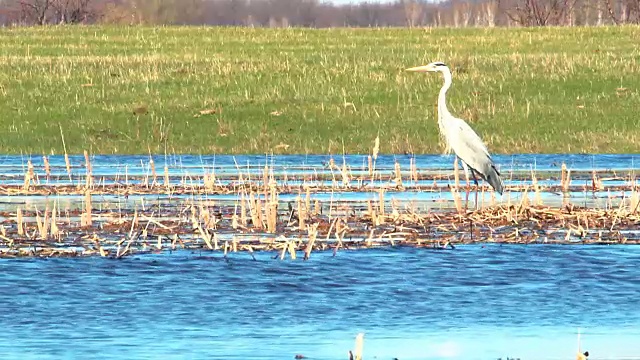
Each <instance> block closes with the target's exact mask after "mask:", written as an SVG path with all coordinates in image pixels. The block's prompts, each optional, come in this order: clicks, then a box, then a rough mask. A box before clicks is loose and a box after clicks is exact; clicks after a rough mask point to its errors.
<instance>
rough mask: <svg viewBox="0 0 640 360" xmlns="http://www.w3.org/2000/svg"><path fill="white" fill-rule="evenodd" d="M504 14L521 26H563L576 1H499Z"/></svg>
mask: <svg viewBox="0 0 640 360" xmlns="http://www.w3.org/2000/svg"><path fill="white" fill-rule="evenodd" d="M499 1H500V5H501V7H502V10H503V11H504V13H505V14H506V15H507V16H508V17H509V18H510V19H511V20H513V21H514V22H515V23H517V24H519V25H521V26H547V25H563V24H565V22H566V18H567V16H568V14H570V12H571V11H572V9H573V7H574V5H575V2H576V0H513V1H509V0H499Z"/></svg>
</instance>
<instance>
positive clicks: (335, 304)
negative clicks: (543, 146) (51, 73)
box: [0, 245, 640, 360]
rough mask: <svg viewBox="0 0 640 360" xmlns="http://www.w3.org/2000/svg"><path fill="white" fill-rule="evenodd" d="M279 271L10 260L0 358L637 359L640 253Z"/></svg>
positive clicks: (242, 256)
mask: <svg viewBox="0 0 640 360" xmlns="http://www.w3.org/2000/svg"><path fill="white" fill-rule="evenodd" d="M273 255H274V254H267V253H261V254H257V260H256V261H254V260H252V258H251V257H250V256H249V255H248V254H246V253H232V254H230V256H229V257H228V259H227V260H226V261H225V260H224V258H223V256H222V254H219V253H197V254H192V253H187V252H174V253H166V254H162V255H144V256H134V257H129V258H125V259H123V260H111V259H104V258H88V259H48V260H43V259H20V260H16V259H12V260H0V269H1V274H2V275H1V276H0V304H2V311H1V312H0V329H2V336H0V358H3V359H62V358H74V359H75V358H77V359H93V358H100V359H133V358H135V359H205V358H207V359H212V358H214V359H293V358H294V356H295V355H296V354H302V355H305V356H307V357H309V359H341V360H344V359H347V351H348V350H349V349H352V348H353V346H354V338H355V336H356V334H357V333H358V332H364V333H365V341H364V358H365V359H392V358H394V357H397V358H398V359H401V360H408V359H467V360H469V359H497V358H499V357H502V358H503V359H504V358H506V357H507V356H509V357H519V358H521V359H541V360H544V359H572V358H575V351H576V347H577V344H576V334H577V331H578V328H580V329H581V330H580V331H581V333H582V348H583V350H588V351H589V352H590V353H591V357H590V359H632V358H635V359H638V358H640V342H639V341H638V339H640V306H639V305H640V296H638V294H639V290H640V267H638V263H640V247H633V246H555V245H534V246H518V245H515V246H513V245H512V246H498V245H487V246H482V245H466V246H460V247H458V248H456V249H455V250H451V251H434V250H426V249H378V250H367V251H339V252H338V253H337V256H335V257H333V256H331V253H330V252H327V253H313V254H312V255H311V259H310V260H309V261H306V262H305V261H301V260H294V261H292V260H286V261H280V260H274V259H272V258H271V257H272V256H273Z"/></svg>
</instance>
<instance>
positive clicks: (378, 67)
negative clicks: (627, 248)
mask: <svg viewBox="0 0 640 360" xmlns="http://www.w3.org/2000/svg"><path fill="white" fill-rule="evenodd" d="M639 36H640V27H637V26H622V27H597V28H538V29H501V28H495V29H324V30H313V29H297V28H289V29H249V28H208V27H97V26H87V27H85V26H80V27H42V28H7V29H2V30H0V103H1V106H0V126H1V127H2V129H4V136H2V137H0V153H14V154H15V153H36V154H43V153H44V154H50V153H56V154H61V153H62V152H63V151H64V147H63V142H62V139H61V134H63V135H64V139H65V142H66V143H65V145H66V150H67V151H68V152H69V153H82V151H84V150H90V151H91V152H92V153H104V154H109V153H148V152H151V153H175V154H179V153H262V154H264V153H324V154H326V153H333V154H336V153H342V152H346V153H367V152H368V150H369V148H370V144H371V142H372V140H373V139H374V138H375V137H376V136H377V135H379V136H380V139H381V142H380V152H382V153H438V152H440V151H441V147H440V144H439V142H438V131H437V125H436V121H435V115H436V110H435V106H434V105H435V101H436V96H437V92H438V89H439V87H440V85H441V81H442V79H441V78H440V77H439V76H437V75H434V74H428V75H425V74H411V73H406V72H405V71H404V69H405V68H407V67H410V66H416V65H422V64H426V63H428V62H430V61H434V60H440V61H444V62H446V63H447V64H448V65H450V66H451V68H452V70H453V73H454V74H453V75H454V83H453V87H452V89H451V90H450V92H449V94H450V95H449V99H450V100H449V102H450V108H451V110H452V112H453V113H454V114H455V115H458V116H459V117H462V118H464V119H466V120H468V121H469V122H470V124H471V125H472V127H474V128H475V129H476V130H477V131H478V133H479V134H480V135H481V137H482V138H483V139H484V140H485V141H486V142H487V144H488V146H489V148H490V150H491V151H492V152H493V153H515V152H536V153H569V152H570V153H578V152H599V153H624V152H634V151H636V150H637V144H638V143H639V142H640V118H638V116H637V111H638V109H639V108H640V95H639V94H640V93H639V89H638V84H640V71H639V70H640V68H639V67H640V62H638V58H639V55H640V52H639V51H640V50H638V48H637V46H636V43H637V41H636V40H637V39H638V37H639Z"/></svg>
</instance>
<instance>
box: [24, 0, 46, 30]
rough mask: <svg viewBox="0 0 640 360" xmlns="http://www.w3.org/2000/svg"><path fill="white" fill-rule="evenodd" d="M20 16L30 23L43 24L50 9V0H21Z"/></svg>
mask: <svg viewBox="0 0 640 360" xmlns="http://www.w3.org/2000/svg"><path fill="white" fill-rule="evenodd" d="M19 3H20V6H21V8H22V16H23V18H24V20H26V21H27V22H30V23H34V24H38V25H44V24H46V23H47V15H48V14H49V12H50V9H51V0H21V1H20V2H19Z"/></svg>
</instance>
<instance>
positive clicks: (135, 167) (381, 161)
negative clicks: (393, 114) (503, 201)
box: [0, 154, 640, 177]
mask: <svg viewBox="0 0 640 360" xmlns="http://www.w3.org/2000/svg"><path fill="white" fill-rule="evenodd" d="M48 158H49V163H50V165H51V173H52V175H54V176H66V169H65V161H64V156H62V155H52V156H49V157H48ZM151 158H152V159H153V160H154V163H155V168H156V172H157V174H158V176H159V177H162V176H163V174H164V166H165V165H167V166H168V170H169V174H170V175H186V174H188V175H191V176H198V175H202V174H203V173H205V172H210V171H211V170H212V169H215V170H216V173H218V174H232V175H236V174H237V172H238V169H240V170H241V171H247V170H249V171H252V172H255V173H256V174H260V175H261V174H262V170H263V167H264V165H265V164H267V165H269V166H270V167H271V166H273V167H274V168H275V171H278V170H281V169H284V170H287V172H288V173H289V174H292V175H295V174H300V173H310V172H316V171H323V169H324V171H328V170H327V169H328V168H327V166H326V165H327V164H328V163H329V161H330V159H333V160H334V163H335V165H337V166H342V164H343V162H344V163H346V165H347V166H348V167H350V168H352V170H354V171H355V170H361V169H366V168H367V161H368V160H367V155H344V156H343V155H341V154H335V155H235V156H234V155H168V156H164V155H153V156H151V157H149V156H148V155H92V156H91V163H92V168H93V174H94V176H101V175H113V174H119V175H121V176H124V175H125V171H126V173H127V174H128V175H130V176H134V175H147V174H150V169H149V159H151ZM411 158H413V159H415V162H416V167H417V168H418V169H419V170H436V171H437V170H444V169H446V170H448V171H450V170H451V168H452V166H453V156H452V155H384V154H383V155H380V156H379V157H378V158H377V161H376V169H377V170H380V171H384V170H393V168H394V165H395V162H396V161H397V162H398V163H399V164H400V166H401V168H402V169H403V170H405V171H406V170H408V169H409V164H410V161H411V160H410V159H411ZM493 159H494V161H495V162H496V163H497V164H498V166H499V168H500V169H501V171H502V172H503V173H509V172H510V171H515V172H517V171H526V172H529V171H530V170H532V169H533V170H536V171H558V172H559V171H560V167H561V165H562V163H563V162H564V163H565V164H566V165H567V167H568V168H569V169H572V170H574V171H577V170H592V169H596V170H628V169H636V168H640V156H639V155H636V154H514V155H494V156H493ZM28 160H31V162H32V164H33V165H34V166H35V167H36V168H39V169H40V172H41V173H42V167H43V164H44V163H43V159H42V156H41V155H23V156H16V155H0V175H15V176H23V175H24V172H25V171H26V169H27V161H28ZM69 160H70V163H71V166H72V167H73V170H72V172H73V173H74V174H76V173H77V174H82V175H83V174H84V172H85V170H84V168H83V167H84V164H85V159H84V156H83V155H72V156H69ZM41 175H42V174H41Z"/></svg>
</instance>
